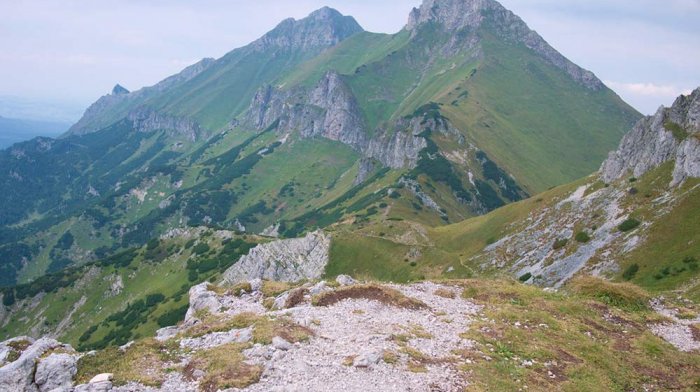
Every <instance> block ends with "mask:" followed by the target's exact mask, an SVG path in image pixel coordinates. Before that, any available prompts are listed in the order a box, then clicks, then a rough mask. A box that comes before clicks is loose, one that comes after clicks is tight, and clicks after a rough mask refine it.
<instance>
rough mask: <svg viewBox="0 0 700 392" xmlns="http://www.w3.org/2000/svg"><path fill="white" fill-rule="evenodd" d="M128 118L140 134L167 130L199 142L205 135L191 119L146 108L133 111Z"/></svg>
mask: <svg viewBox="0 0 700 392" xmlns="http://www.w3.org/2000/svg"><path fill="white" fill-rule="evenodd" d="M127 118H128V119H129V120H130V121H132V122H133V123H134V128H135V129H136V130H137V131H138V132H153V131H158V130H167V131H168V132H169V133H170V134H171V135H181V136H185V137H186V138H187V139H188V140H190V141H195V140H197V137H198V136H200V135H201V134H202V133H203V131H202V129H201V128H200V126H199V124H198V123H197V122H195V121H193V120H191V119H188V118H185V117H177V116H171V115H167V114H164V113H160V112H158V111H155V110H153V109H150V108H148V107H145V106H143V107H140V108H137V109H135V110H133V111H131V112H130V113H129V115H128V116H127Z"/></svg>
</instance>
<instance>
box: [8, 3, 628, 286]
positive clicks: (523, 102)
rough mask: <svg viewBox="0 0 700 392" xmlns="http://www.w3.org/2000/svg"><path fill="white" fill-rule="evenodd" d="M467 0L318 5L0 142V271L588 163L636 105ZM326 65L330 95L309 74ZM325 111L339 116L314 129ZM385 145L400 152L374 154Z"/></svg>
mask: <svg viewBox="0 0 700 392" xmlns="http://www.w3.org/2000/svg"><path fill="white" fill-rule="evenodd" d="M484 7H485V8H484V9H482V10H480V11H479V12H480V13H481V15H482V17H483V20H482V22H479V23H477V24H474V23H471V22H468V21H467V22H465V24H464V25H459V26H456V27H455V26H452V25H449V26H448V24H447V22H446V21H443V20H440V19H439V18H438V19H435V20H428V21H427V22H425V23H420V24H416V25H410V26H407V27H406V28H404V29H402V30H401V31H400V32H398V33H396V34H375V33H368V32H364V31H362V29H361V27H359V25H357V23H356V22H355V21H354V19H352V18H351V17H346V16H342V15H341V14H340V13H338V12H337V11H334V10H331V9H327V8H324V9H321V10H319V11H316V12H314V13H312V14H311V15H309V16H308V17H307V18H304V19H301V20H297V21H295V20H285V21H283V22H282V23H280V24H279V25H278V26H277V27H276V28H275V29H274V30H272V31H271V32H269V33H268V34H266V35H264V36H263V37H261V38H260V39H258V40H256V41H255V42H253V43H251V44H250V45H248V46H245V47H242V48H239V49H235V50H233V51H231V52H230V53H229V54H227V55H225V56H224V57H222V58H221V59H218V60H204V61H202V62H201V63H198V64H196V65H193V66H191V67H188V68H187V69H185V70H183V72H182V73H180V74H178V75H174V76H172V77H170V78H167V79H165V80H164V81H162V82H161V83H159V84H157V85H155V86H152V87H148V88H144V89H142V90H138V91H135V92H128V91H126V90H125V89H123V88H121V89H115V91H114V92H113V94H111V95H108V96H105V97H103V98H101V99H100V100H99V101H98V102H96V103H95V104H94V105H93V106H92V107H91V108H90V109H88V110H87V111H86V114H85V116H84V118H83V119H82V120H81V121H80V122H79V123H78V124H76V125H75V126H74V128H73V129H72V130H71V132H70V133H69V134H67V135H65V136H64V137H62V138H61V139H58V140H48V139H47V140H38V141H33V142H27V143H24V144H19V145H16V146H14V147H13V148H11V149H9V150H7V151H2V152H0V162H3V167H8V168H10V170H9V171H6V172H4V173H2V174H0V190H2V192H0V195H2V196H0V201H2V202H3V205H4V206H5V208H4V209H3V210H2V211H1V212H0V234H2V235H0V271H2V272H3V273H2V278H0V285H11V284H14V283H16V282H26V281H29V280H31V279H35V278H37V277H39V276H41V275H42V274H44V273H46V272H55V271H59V270H61V269H62V268H65V267H68V266H73V265H82V264H85V263H88V262H91V261H94V260H97V259H100V258H103V257H106V256H109V255H112V254H115V253H117V252H119V251H123V250H126V249H129V248H131V247H134V246H141V245H143V244H144V243H145V242H146V241H148V240H149V239H150V238H154V237H157V236H159V235H161V234H163V233H165V232H167V231H169V230H170V229H172V228H177V227H188V226H189V227H193V226H201V225H206V226H210V227H214V228H225V229H228V230H239V231H243V230H245V231H246V232H247V233H256V234H257V233H261V232H263V231H264V230H273V229H275V228H276V229H277V231H278V232H279V234H280V235H281V236H283V237H294V236H298V235H301V234H303V233H304V232H306V231H308V230H313V229H316V228H333V227H334V226H336V224H338V223H343V224H351V225H352V226H351V227H352V228H351V229H350V230H351V231H353V232H356V231H357V230H362V229H363V228H365V227H368V226H371V225H372V224H373V222H374V221H375V220H377V219H380V218H381V219H392V220H393V221H394V222H401V221H410V222H415V223H417V224H420V225H425V226H426V227H428V228H434V227H439V226H442V225H445V224H450V223H456V222H459V221H461V220H464V219H466V218H470V217H474V216H478V215H481V214H484V213H487V212H489V211H492V210H494V209H496V208H498V207H501V206H503V205H505V204H508V203H511V202H515V201H519V200H521V199H523V198H524V197H527V196H528V195H530V194H535V193H538V192H541V191H544V190H546V189H548V188H550V187H552V186H555V185H558V184H563V183H567V182H570V181H573V180H575V179H576V178H580V177H581V176H584V175H586V174H587V173H590V172H592V171H593V170H595V169H596V168H597V167H598V165H599V163H600V161H601V160H602V159H603V157H604V156H605V154H606V153H607V152H608V151H609V150H611V149H613V148H614V146H615V145H616V144H617V142H618V140H619V138H620V137H621V135H622V133H623V132H624V131H626V130H627V129H628V128H629V126H630V125H631V124H632V123H633V122H634V120H635V119H637V118H638V116H639V114H638V113H636V112H635V111H634V110H633V109H631V108H630V107H629V106H628V105H626V104H625V103H624V102H622V101H621V100H620V99H619V97H617V96H616V95H615V94H614V93H613V92H612V91H610V90H609V89H607V88H606V87H605V86H603V85H602V83H601V82H600V81H599V80H597V79H596V78H595V76H592V74H590V75H591V76H590V77H589V78H588V79H584V80H583V81H582V79H581V78H580V77H578V76H576V75H577V74H575V73H574V74H570V73H569V71H567V70H571V69H574V70H578V71H577V72H583V73H585V72H587V71H585V70H581V69H580V68H578V67H577V66H575V65H574V64H572V63H569V62H568V60H566V59H564V58H563V57H561V55H559V54H558V53H556V51H554V49H552V48H550V47H548V45H547V44H546V42H544V41H543V40H541V38H540V37H539V36H537V35H536V34H535V33H534V32H531V31H530V30H529V29H528V28H527V26H526V25H525V24H524V23H523V22H522V21H520V20H519V19H518V18H517V17H515V16H514V15H512V14H509V13H508V11H506V10H505V9H503V10H501V11H502V12H500V11H499V12H496V13H494V12H493V9H494V8H493V7H500V6H499V5H497V3H491V2H489V3H488V4H486V3H485V5H484ZM455 12H456V11H455ZM522 32H525V33H524V34H525V36H527V37H529V38H528V39H535V40H536V41H537V40H540V41H537V42H539V46H535V47H533V46H532V45H530V46H528V45H529V42H530V41H528V40H525V39H524V38H523V35H522V34H521V33H522ZM532 34H534V38H533V35H532ZM542 47H544V48H545V49H542ZM543 50H544V52H543ZM553 53H554V54H553ZM552 56H554V57H552ZM557 56H560V57H557ZM552 58H554V59H555V60H552ZM557 59H558V60H557ZM562 59H563V60H562ZM562 62H563V64H564V66H563V67H562V65H561V64H562ZM329 71H332V72H335V73H337V74H339V77H338V79H337V80H336V79H334V80H335V81H334V83H335V82H337V83H340V84H342V86H341V87H340V88H339V89H338V90H337V91H340V92H341V93H339V95H338V96H323V91H320V90H318V89H319V88H321V87H319V82H320V81H323V80H324V78H325V77H326V75H328V72H329ZM269 86H271V88H268V87H269ZM314 91H315V92H314ZM266 94H268V95H269V96H265V95H266ZM314 94H316V95H314ZM253 97H256V98H255V99H256V100H257V101H256V103H251V101H252V100H253ZM321 101H323V102H321ZM256 105H259V106H256ZM275 105H277V106H275ZM319 105H321V106H323V107H321V106H319ZM271 108H272V109H271ZM338 108H347V109H342V110H340V111H339V109H338ZM258 109H260V110H266V109H270V110H269V112H264V113H267V114H266V116H268V117H269V118H266V122H265V124H264V125H263V126H260V124H257V123H255V124H252V123H251V121H250V118H253V117H255V116H257V115H258V113H257V112H254V110H258ZM273 109H274V110H273ZM343 110H345V112H343ZM324 115H325V116H329V117H330V116H336V117H337V116H339V115H345V116H346V117H343V118H344V120H338V121H351V122H352V124H353V125H352V128H351V129H345V130H344V132H347V133H348V134H346V135H340V136H338V135H335V136H327V135H326V136H324V135H325V134H324V133H323V132H325V131H326V130H325V129H318V130H317V129H316V128H318V123H317V122H318V121H325V119H324ZM273 116H275V117H273ZM314 116H317V117H314ZM334 118H335V117H334ZM348 119H350V120H348ZM338 121H336V123H337V122H338ZM290 124H291V125H290ZM319 132H320V134H319ZM310 135H313V136H310ZM393 137H396V140H398V141H395V140H394V139H392V138H393ZM402 137H403V139H402ZM329 139H332V140H329ZM339 140H345V141H344V142H341V141H339ZM401 140H409V141H413V142H414V143H416V144H418V143H420V145H421V146H424V147H423V149H422V150H420V151H417V150H413V149H412V147H411V146H410V143H408V144H407V143H405V142H401ZM402 143H403V144H402ZM370 145H372V148H373V150H374V152H373V153H372V154H373V155H370V156H368V150H370V148H369V146H370ZM387 156H394V157H397V159H395V160H394V161H395V162H404V163H403V164H399V165H393V166H391V167H392V168H391V169H389V168H388V167H384V164H383V163H382V162H383V160H382V158H383V157H387ZM406 162H412V163H406ZM398 166H400V167H398ZM273 231H274V230H273ZM69 239H72V241H71V240H69ZM341 241H342V240H341ZM379 253H381V252H379ZM402 259H403V258H402ZM409 263H410V260H409ZM406 271H407V275H406V277H408V276H409V275H411V274H408V271H410V269H407V270H406ZM433 272H435V271H433Z"/></svg>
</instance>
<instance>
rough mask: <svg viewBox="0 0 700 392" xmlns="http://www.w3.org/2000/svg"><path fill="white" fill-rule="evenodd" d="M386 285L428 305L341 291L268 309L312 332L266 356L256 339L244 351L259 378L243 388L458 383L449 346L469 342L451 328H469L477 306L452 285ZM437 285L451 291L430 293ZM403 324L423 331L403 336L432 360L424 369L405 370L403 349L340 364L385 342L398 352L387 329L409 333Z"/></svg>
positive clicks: (454, 386) (456, 387)
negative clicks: (325, 299)
mask: <svg viewBox="0 0 700 392" xmlns="http://www.w3.org/2000/svg"><path fill="white" fill-rule="evenodd" d="M391 287H393V288H395V289H397V290H400V291H401V292H403V294H404V295H407V296H409V297H413V298H416V299H419V300H421V301H423V302H425V303H426V304H427V305H428V306H429V308H430V309H425V310H408V309H402V308H396V307H392V306H386V305H384V304H381V303H379V302H377V301H372V300H366V299H348V300H343V301H341V302H339V303H337V304H334V305H332V306H329V307H314V306H311V305H308V304H306V305H301V306H299V307H296V308H293V309H289V310H286V311H280V312H276V313H277V314H280V315H281V314H286V315H288V316H290V317H292V318H293V319H294V320H295V321H296V322H298V323H300V324H302V325H306V326H308V327H309V328H311V329H312V330H313V331H314V333H315V336H314V337H313V338H311V339H310V340H309V341H308V342H305V343H303V344H297V345H295V347H294V348H293V349H291V350H290V351H288V352H281V351H277V352H275V353H274V354H272V355H271V356H270V355H269V354H268V355H265V350H261V349H260V347H257V348H254V349H251V350H249V351H247V352H246V355H248V356H249V358H250V359H251V361H253V362H256V363H260V364H263V365H264V366H265V371H264V373H263V376H262V379H261V380H260V382H259V383H257V384H254V385H251V386H249V387H248V388H245V389H244V391H322V390H343V391H348V392H349V391H358V392H359V391H461V390H463V388H464V387H465V386H466V385H467V380H465V379H464V376H463V374H460V373H459V372H458V371H457V370H456V369H454V368H453V365H451V364H450V363H449V362H447V361H449V360H450V359H451V358H452V357H453V354H452V350H455V349H460V348H462V349H464V348H470V347H471V344H472V343H471V342H470V341H468V340H465V339H462V338H460V337H459V335H460V334H461V333H463V332H465V331H466V330H467V329H468V328H469V324H470V323H471V321H472V317H473V316H474V315H475V314H476V313H477V312H478V311H479V310H480V307H479V306H477V305H474V304H472V303H471V302H469V301H467V300H465V299H462V298H461V297H460V294H461V292H460V290H459V289H457V288H452V287H444V286H440V285H437V284H434V283H420V284H415V285H410V286H398V285H396V286H391ZM440 287H443V288H449V289H451V290H453V291H454V292H455V293H456V294H457V296H456V298H455V299H448V298H443V297H440V296H436V295H434V294H433V293H434V292H435V290H437V289H438V288H440ZM442 314H444V315H442ZM411 331H420V332H421V333H422V334H425V333H427V334H429V335H431V337H430V338H412V339H410V340H409V341H408V342H407V343H408V345H410V347H411V348H413V349H416V350H418V351H420V352H421V353H422V354H423V355H424V356H425V357H427V358H429V360H428V361H426V362H430V363H432V364H428V365H426V368H427V371H426V372H424V373H420V372H412V371H410V370H408V368H407V362H408V360H409V357H408V355H406V354H403V353H401V354H400V355H399V361H398V362H397V363H395V364H387V363H385V362H383V361H382V360H380V361H379V362H378V363H377V364H371V365H370V366H369V367H364V366H363V367H355V366H349V365H348V364H344V362H346V361H347V358H353V357H356V356H366V357H372V356H375V355H377V354H378V355H380V356H381V355H382V354H383V352H384V351H385V350H391V351H393V352H395V353H399V352H400V351H401V347H400V345H399V344H398V342H396V341H394V340H392V335H395V334H405V335H412V332H411ZM412 336H414V335H412ZM267 356H270V358H269V359H268V358H266V357H267ZM363 362H364V361H363ZM370 362H371V361H370Z"/></svg>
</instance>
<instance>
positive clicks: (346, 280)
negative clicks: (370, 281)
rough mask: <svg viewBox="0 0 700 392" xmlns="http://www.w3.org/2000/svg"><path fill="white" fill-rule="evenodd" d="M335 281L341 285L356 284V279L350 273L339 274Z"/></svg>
mask: <svg viewBox="0 0 700 392" xmlns="http://www.w3.org/2000/svg"><path fill="white" fill-rule="evenodd" d="M335 281H336V282H337V283H338V284H339V285H341V286H352V285H354V284H355V279H353V278H351V277H350V276H348V275H338V277H337V278H335Z"/></svg>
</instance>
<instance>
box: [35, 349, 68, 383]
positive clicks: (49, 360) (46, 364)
mask: <svg viewBox="0 0 700 392" xmlns="http://www.w3.org/2000/svg"><path fill="white" fill-rule="evenodd" d="M77 364H78V356H77V355H75V354H66V353H61V354H51V355H49V356H48V357H46V358H44V359H42V360H41V362H39V364H38V365H37V367H36V375H35V376H34V382H35V383H36V385H37V386H38V387H39V391H40V392H50V391H55V390H61V391H69V390H70V389H71V388H72V387H73V377H75V374H76V373H77V371H78V368H77Z"/></svg>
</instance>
